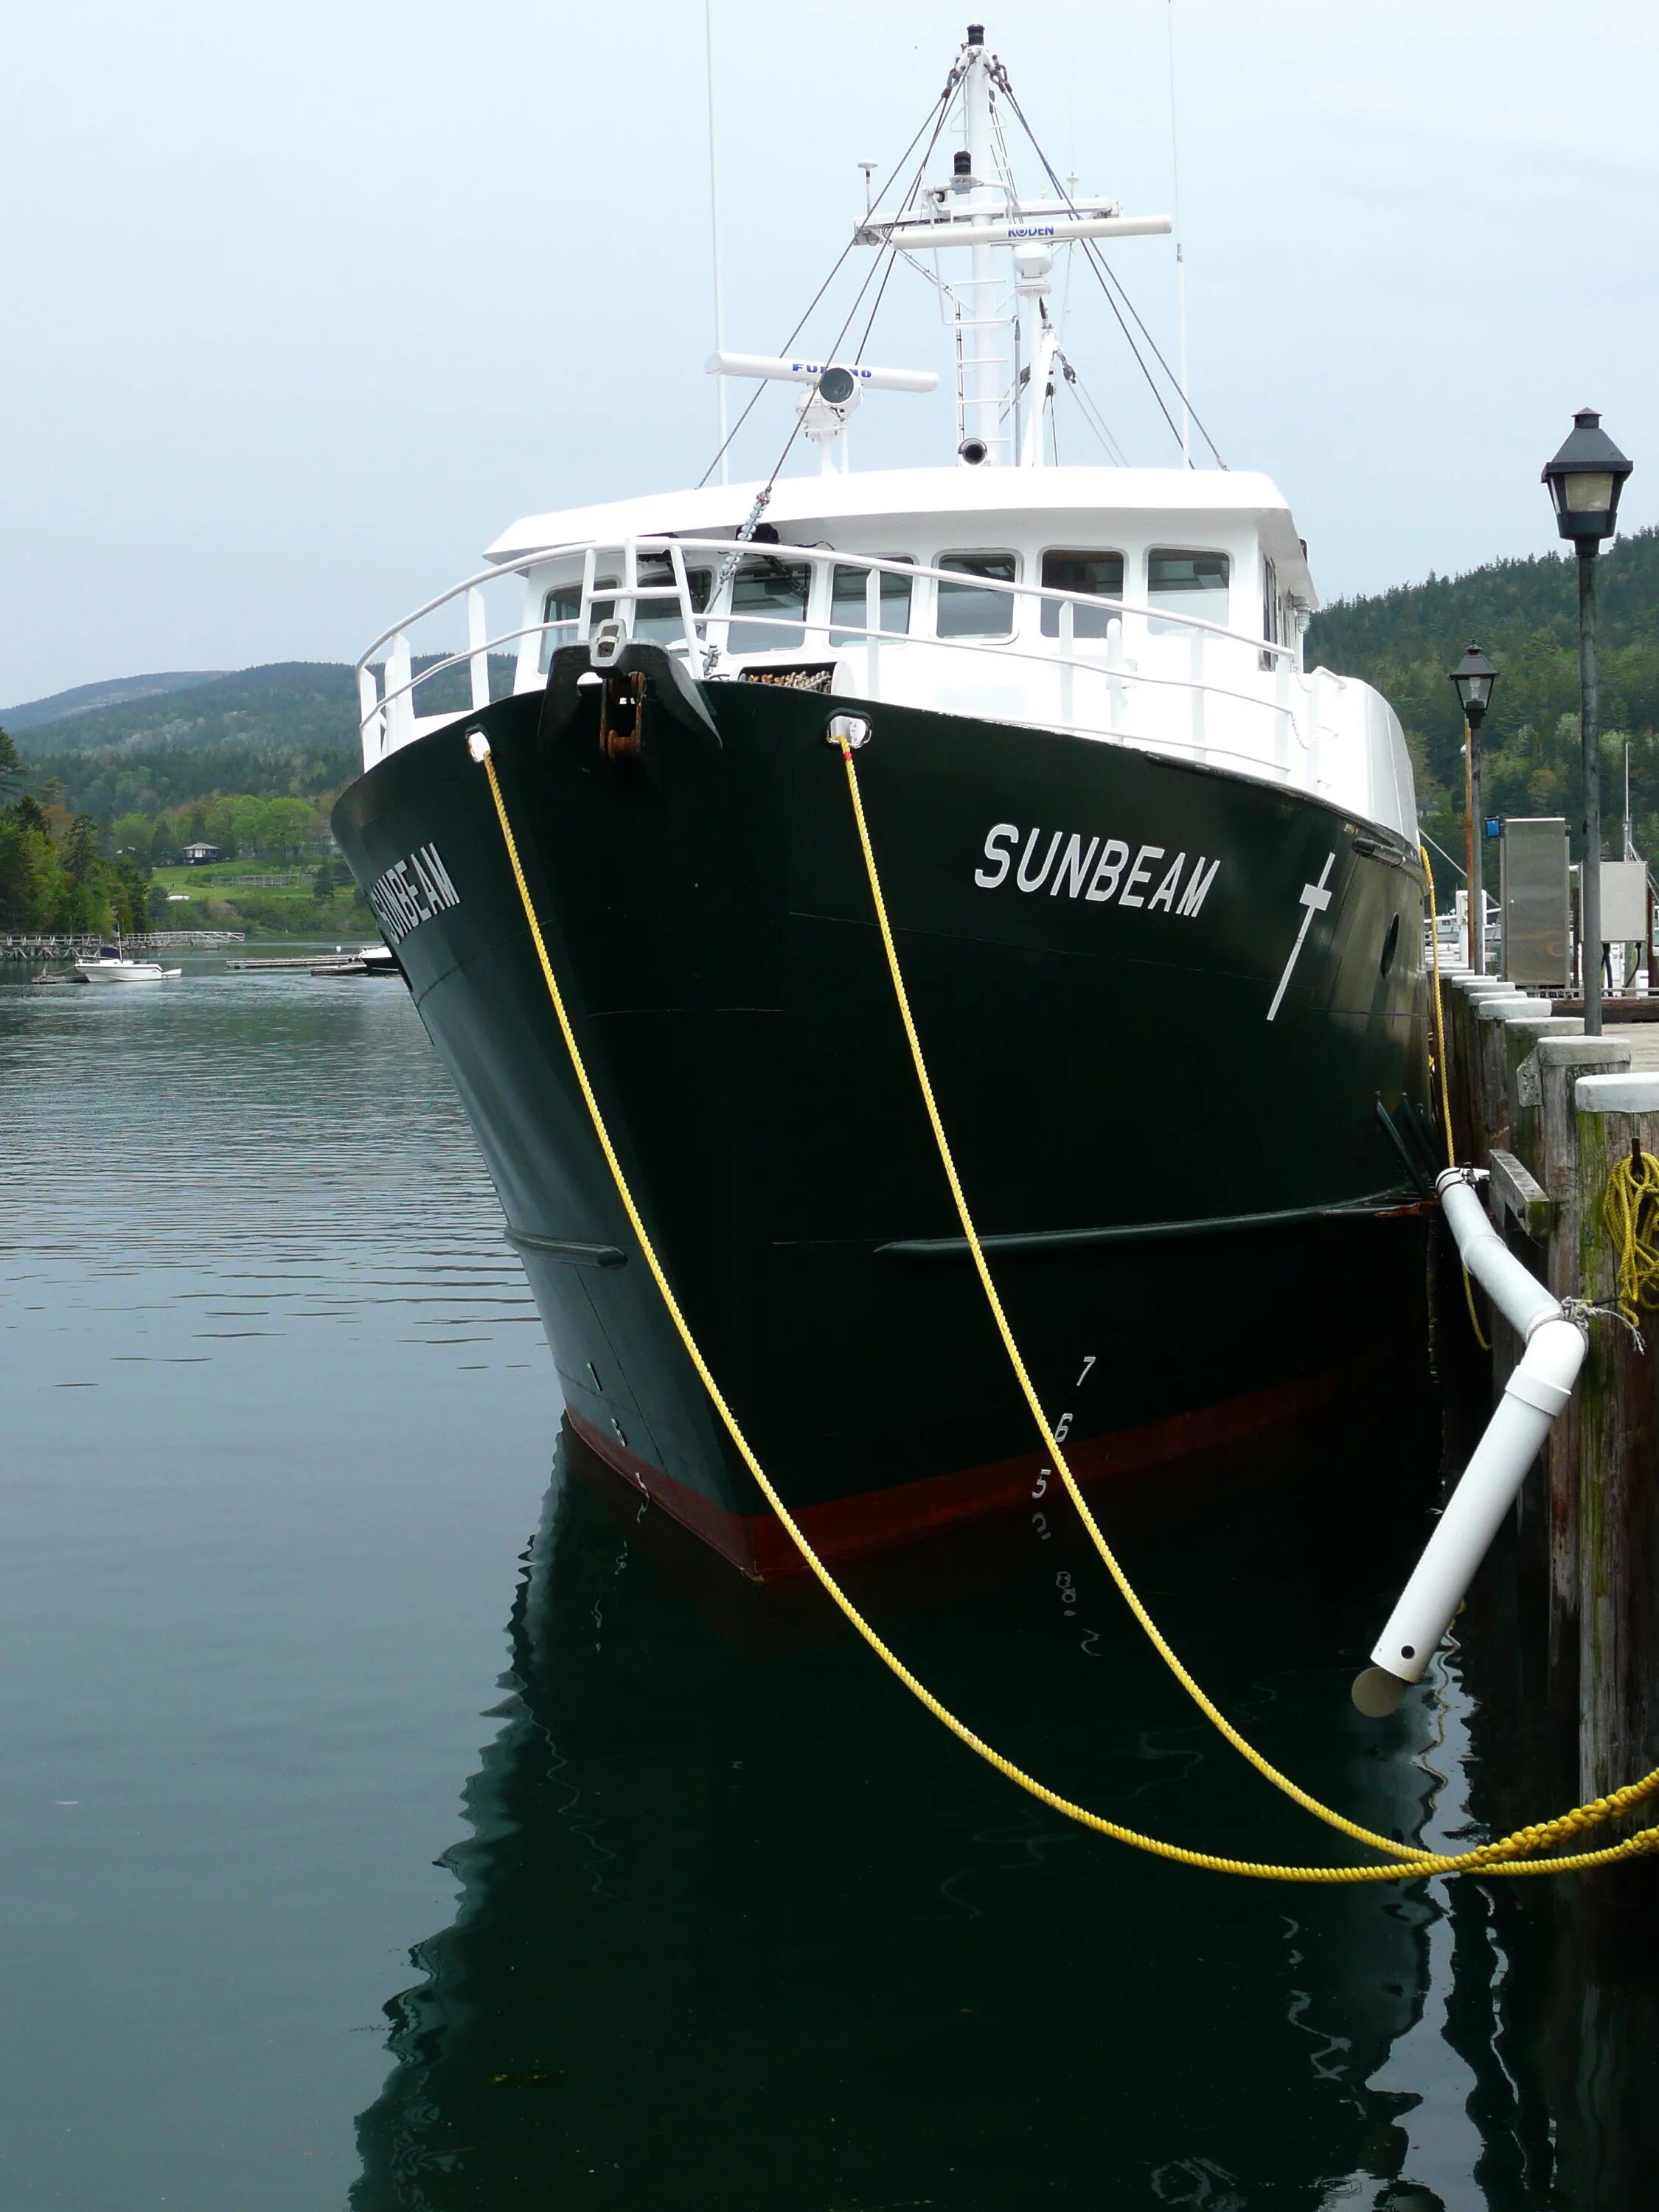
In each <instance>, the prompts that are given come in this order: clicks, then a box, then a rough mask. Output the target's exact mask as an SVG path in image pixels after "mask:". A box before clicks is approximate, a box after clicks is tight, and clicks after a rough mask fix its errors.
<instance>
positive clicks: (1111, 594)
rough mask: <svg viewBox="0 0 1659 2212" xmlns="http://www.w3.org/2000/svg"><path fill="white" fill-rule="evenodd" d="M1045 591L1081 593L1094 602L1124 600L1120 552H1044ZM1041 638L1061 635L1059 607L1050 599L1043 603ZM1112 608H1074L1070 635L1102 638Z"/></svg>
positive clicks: (1043, 574) (1111, 615) (1043, 578)
mask: <svg viewBox="0 0 1659 2212" xmlns="http://www.w3.org/2000/svg"><path fill="white" fill-rule="evenodd" d="M1042 588H1043V590H1044V591H1045V592H1086V593H1087V594H1089V596H1091V598H1094V599H1121V598H1122V597H1123V556H1122V555H1121V553H1073V552H1071V551H1066V552H1060V553H1045V554H1044V555H1043V556H1042ZM1114 612H1115V609H1112V608H1108V607H1073V610H1072V635H1073V637H1074V638H1078V637H1104V636H1105V635H1106V625H1107V623H1109V622H1110V621H1111V619H1112V617H1113V614H1114ZM1042 635H1044V637H1058V636H1059V635H1060V608H1059V606H1058V605H1056V604H1055V602H1054V600H1053V599H1044V600H1043V601H1042Z"/></svg>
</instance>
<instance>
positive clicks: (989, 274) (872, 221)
mask: <svg viewBox="0 0 1659 2212" xmlns="http://www.w3.org/2000/svg"><path fill="white" fill-rule="evenodd" d="M1006 82H1007V80H1006V77H1005V76H1003V72H1002V67H1001V64H1000V63H999V62H998V60H997V59H996V57H995V56H994V54H992V53H990V52H988V51H987V47H986V45H985V27H984V25H983V24H982V23H970V24H969V26H968V37H967V41H966V43H965V44H964V46H963V49H962V54H961V58H960V59H959V61H958V62H957V69H956V70H955V72H954V74H953V76H952V79H951V97H952V98H953V99H954V98H955V97H956V96H957V95H958V94H959V95H960V97H961V100H962V112H963V137H964V139H965V142H966V143H964V145H963V148H962V149H961V150H960V151H959V152H958V153H957V155H956V157H955V160H954V161H953V162H952V165H951V179H950V181H949V183H948V184H946V185H938V186H930V187H929V188H928V189H927V191H925V192H924V193H923V194H922V195H921V200H920V202H919V203H917V204H915V206H914V207H912V208H911V209H910V211H908V212H904V211H901V212H900V213H899V214H897V215H896V216H884V217H882V218H881V219H880V220H877V219H876V218H875V217H873V216H871V215H869V214H868V213H867V212H866V218H865V220H864V222H861V223H860V224H859V225H858V227H857V228H856V230H855V231H854V237H855V239H856V240H857V241H858V242H859V244H860V245H861V246H889V247H897V248H901V249H902V251H903V252H905V253H907V254H910V255H914V254H921V253H927V254H937V253H938V252H939V249H940V248H941V247H944V248H946V249H951V248H960V249H963V250H964V251H965V252H967V253H968V255H969V275H968V276H967V277H966V278H957V280H956V281H955V282H954V283H952V282H951V281H949V280H948V279H947V278H946V277H945V276H944V275H943V273H941V276H940V277H939V286H940V290H941V292H942V294H943V295H944V296H945V299H946V300H948V301H951V304H952V306H953V307H954V311H955V313H954V323H953V327H954V330H955V334H956V348H957V437H958V439H959V440H960V444H959V446H958V448H957V450H958V453H959V454H960V457H961V459H963V462H965V463H967V464H969V465H979V464H981V463H983V462H1007V461H1015V462H1018V464H1019V465H1021V466H1023V467H1026V468H1040V467H1041V466H1042V428H1043V416H1044V414H1045V412H1046V404H1047V398H1048V385H1049V381H1050V380H1051V378H1052V376H1053V375H1054V369H1055V365H1056V357H1057V356H1058V353H1059V349H1060V334H1059V332H1058V331H1057V330H1056V329H1055V328H1054V324H1053V323H1052V321H1051V320H1050V319H1049V317H1048V309H1047V301H1048V291H1049V287H1050V283H1051V281H1052V277H1053V271H1054V251H1055V249H1056V248H1057V247H1058V246H1066V245H1073V244H1075V243H1077V242H1078V241H1079V240H1085V239H1092V238H1149V237H1162V236H1167V235H1168V234H1169V231H1170V227H1171V226H1170V218H1169V216H1167V215H1125V214H1124V212H1123V210H1122V207H1121V204H1120V203H1119V202H1118V201H1116V200H1115V199H1102V198H1097V197H1087V198H1081V199H1080V198H1079V197H1078V196H1077V194H1076V192H1075V191H1070V190H1069V189H1068V190H1067V191H1065V192H1063V193H1062V194H1061V196H1060V197H1059V198H1053V197H1042V198H1037V199H1022V198H1021V197H1018V192H1017V191H1016V188H1015V185H1014V182H1013V179H1012V176H1010V175H1008V174H1007V173H1006V167H1005V164H1004V162H1003V161H1000V160H999V157H998V150H997V146H998V141H997V132H996V128H995V116H994V109H993V107H992V91H993V88H994V86H995V85H997V84H1005V85H1006ZM1022 337H1024V346H1023V347H1022V343H1021V340H1022ZM1022 358H1024V360H1026V361H1027V362H1029V363H1030V384H1029V387H1028V388H1027V389H1025V390H1024V391H1022V388H1021V384H1020V365H1021V361H1022ZM1183 382H1184V377H1183ZM1033 425H1035V428H1033ZM809 435H810V433H809ZM1183 446H1184V441H1183Z"/></svg>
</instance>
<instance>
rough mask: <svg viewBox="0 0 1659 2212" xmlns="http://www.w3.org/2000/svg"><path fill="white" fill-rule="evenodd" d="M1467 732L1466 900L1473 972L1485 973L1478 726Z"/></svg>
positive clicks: (1483, 822) (1483, 814)
mask: <svg viewBox="0 0 1659 2212" xmlns="http://www.w3.org/2000/svg"><path fill="white" fill-rule="evenodd" d="M1468 732H1469V799H1470V803H1471V804H1472V805H1473V806H1474V842H1473V843H1472V844H1471V845H1470V847H1469V896H1470V898H1471V900H1472V901H1473V902H1474V972H1475V974H1476V975H1485V974H1486V802H1485V801H1484V799H1482V798H1481V795H1480V724H1479V723H1478V722H1471V723H1469V724H1468Z"/></svg>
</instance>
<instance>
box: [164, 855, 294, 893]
mask: <svg viewBox="0 0 1659 2212" xmlns="http://www.w3.org/2000/svg"><path fill="white" fill-rule="evenodd" d="M316 872H317V863H316V862H315V861H314V860H313V862H312V863H311V865H310V866H308V867H307V866H303V865H301V866H288V865H286V864H285V863H283V862H282V861H280V860H210V861H208V862H207V863H206V864H205V866H202V867H197V868H192V867H187V866H184V865H183V864H182V863H181V864H180V865H179V866H177V867H173V868H157V869H155V871H154V872H153V874H154V881H155V884H156V886H157V888H158V889H159V890H164V891H184V892H186V893H188V894H190V895H191V896H207V897H214V898H218V897H222V896H224V893H225V891H226V890H228V889H234V888H235V887H238V886H241V887H246V889H247V890H270V891H283V890H293V891H297V890H304V891H309V890H310V889H311V885H312V881H313V878H314V877H315V875H316Z"/></svg>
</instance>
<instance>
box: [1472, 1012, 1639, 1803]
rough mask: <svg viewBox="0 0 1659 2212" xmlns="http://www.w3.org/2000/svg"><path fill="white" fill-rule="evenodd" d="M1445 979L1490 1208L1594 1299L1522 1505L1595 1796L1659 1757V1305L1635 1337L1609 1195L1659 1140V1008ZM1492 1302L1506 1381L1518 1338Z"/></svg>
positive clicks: (1524, 1250) (1571, 1291)
mask: <svg viewBox="0 0 1659 2212" xmlns="http://www.w3.org/2000/svg"><path fill="white" fill-rule="evenodd" d="M1443 999H1444V1003H1445V1021H1446V1040H1445V1050H1446V1060H1447V1070H1448V1075H1449V1079H1450V1081H1449V1088H1450V1090H1451V1093H1452V1122H1453V1129H1454V1133H1455V1143H1456V1150H1457V1156H1458V1158H1459V1160H1460V1162H1462V1163H1465V1164H1469V1165H1473V1166H1475V1167H1480V1168H1485V1169H1486V1170H1488V1171H1489V1175H1490V1181H1489V1182H1488V1183H1487V1184H1486V1194H1487V1201H1488V1206H1489V1210H1490V1212H1491V1214H1492V1220H1493V1224H1494V1225H1495V1226H1496V1227H1497V1228H1498V1231H1499V1233H1500V1234H1501V1235H1502V1236H1503V1237H1504V1240H1505V1242H1506V1243H1508V1244H1509V1246H1510V1249H1511V1250H1512V1251H1513V1252H1515V1254H1516V1256H1517V1257H1518V1258H1520V1259H1522V1261H1524V1262H1525V1264H1526V1265H1527V1266H1528V1267H1529V1268H1530V1269H1531V1270H1532V1272H1533V1273H1535V1274H1536V1275H1537V1276H1538V1277H1539V1279H1541V1281H1542V1282H1544V1283H1545V1284H1546V1285H1547V1287H1548V1288H1549V1290H1550V1291H1552V1292H1553V1294H1554V1295H1555V1296H1556V1297H1558V1298H1560V1299H1562V1300H1564V1301H1565V1300H1568V1299H1577V1300H1582V1301H1583V1302H1584V1304H1585V1305H1586V1306H1588V1307H1589V1308H1593V1309H1596V1310H1595V1311H1594V1312H1592V1313H1590V1314H1589V1315H1588V1316H1586V1320H1585V1326H1586V1328H1588V1332H1589V1351H1588V1353H1587V1355H1586V1358H1585V1362H1584V1366H1583V1372H1582V1375H1581V1376H1580V1380H1579V1384H1578V1388H1577V1390H1576V1392H1575V1393H1574V1395H1573V1398H1572V1401H1571V1404H1570V1405H1569V1406H1568V1407H1567V1408H1566V1409H1565V1412H1564V1413H1562V1414H1561V1415H1560V1416H1559V1419H1558V1420H1557V1421H1556V1423H1555V1425H1554V1427H1553V1431H1552V1432H1551V1435H1550V1437H1549V1440H1548V1442H1547V1444H1546V1446H1545V1449H1544V1452H1543V1455H1542V1458H1543V1467H1542V1473H1541V1476H1540V1474H1539V1472H1538V1471H1537V1470H1534V1474H1532V1475H1531V1476H1529V1477H1528V1487H1527V1489H1526V1490H1523V1492H1522V1499H1521V1505H1520V1514H1521V1527H1522V1551H1523V1554H1526V1553H1530V1554H1531V1555H1532V1558H1533V1560H1534V1565H1536V1566H1537V1567H1538V1568H1539V1569H1541V1571H1540V1572H1538V1573H1537V1574H1536V1575H1535V1576H1529V1577H1528V1580H1530V1581H1533V1582H1534V1583H1535V1585H1536V1587H1537V1588H1538V1589H1540V1590H1541V1592H1542V1593H1543V1594H1544V1595H1543V1603H1544V1605H1545V1607H1546V1611H1547V1617H1546V1618H1545V1619H1543V1620H1538V1621H1537V1622H1536V1623H1535V1627H1536V1631H1537V1633H1538V1636H1539V1638H1540V1641H1541V1644H1542V1645H1543V1646H1544V1647H1545V1649H1546V1650H1547V1694H1548V1703H1549V1706H1550V1709H1551V1712H1552V1714H1553V1716H1554V1717H1556V1719H1557V1720H1558V1722H1559V1723H1560V1725H1561V1726H1562V1728H1563V1729H1567V1730H1571V1732H1572V1733H1573V1734H1575V1735H1576V1738H1577V1788H1578V1791H1579V1795H1580V1796H1581V1798H1583V1799H1589V1798H1592V1797H1595V1796H1601V1794H1602V1793H1604V1792H1605V1791H1607V1790H1610V1789H1613V1788H1617V1787H1618V1786H1619V1785H1620V1784H1623V1783H1626V1782H1629V1781H1632V1780H1633V1779H1635V1778H1637V1777H1638V1776H1639V1775H1641V1774H1644V1773H1646V1772H1647V1771H1649V1770H1650V1768H1652V1767H1653V1766H1655V1765H1659V1481H1656V1480H1655V1472H1656V1469H1655V1446H1656V1437H1659V1391H1656V1373H1659V1369H1656V1347H1655V1341H1654V1340H1655V1338H1656V1337H1659V1313H1653V1314H1644V1315H1643V1316H1641V1317H1640V1319H1641V1332H1642V1333H1641V1336H1640V1337H1639V1338H1638V1334H1637V1332H1636V1331H1635V1330H1633V1329H1632V1328H1629V1327H1627V1326H1626V1324H1625V1322H1622V1321H1620V1319H1619V1318H1618V1316H1617V1313H1616V1310H1614V1309H1616V1305H1617V1300H1618V1291H1619V1284H1618V1255H1617V1252H1616V1249H1615V1246H1614V1243H1613V1237H1612V1236H1611V1234H1610V1233H1609V1231H1608V1229H1607V1224H1606V1220H1605V1218H1604V1213H1603V1204H1604V1200H1605V1198H1606V1195H1607V1188H1608V1182H1609V1176H1610V1175H1611V1174H1612V1171H1613V1168H1614V1166H1615V1164H1618V1163H1620V1162H1621V1161H1625V1160H1628V1159H1630V1158H1632V1154H1633V1153H1634V1154H1636V1155H1638V1156H1639V1155H1640V1154H1642V1153H1647V1154H1650V1155H1654V1156H1656V1157H1659V1024H1655V1023H1654V1022H1653V1019H1652V1018H1651V1017H1650V1016H1649V1015H1647V1014H1646V1012H1645V1011H1644V1014H1643V1015H1642V1017H1640V1018H1638V1019H1636V1020H1632V1019H1630V1018H1628V1010H1627V1009H1626V1008H1624V1007H1620V1006H1619V1005H1618V1002H1616V1001H1613V1002H1610V1004H1609V1006H1608V1020H1607V1026H1606V1028H1605V1029H1604V1031H1603V1034H1602V1035H1601V1036H1599V1037H1588V1036H1585V1035H1584V1034H1583V1028H1584V1025H1583V1019H1582V1017H1581V1016H1580V1015H1579V1014H1578V1013H1577V1012H1571V1013H1566V1012H1560V1011H1559V1006H1560V1005H1561V1003H1562V1002H1561V1001H1559V1000H1557V1001H1553V1002H1551V1001H1539V1000H1528V999H1526V998H1524V997H1523V996H1522V994H1520V993H1519V992H1518V991H1516V990H1515V989H1514V988H1513V987H1510V986H1507V985H1504V984H1501V983H1494V982H1492V981H1490V980H1487V981H1476V980H1475V979H1474V978H1473V977H1470V976H1467V975H1456V976H1453V977H1450V978H1449V979H1447V981H1446V985H1445V987H1444V990H1443ZM1639 1003H1641V1004H1642V1005H1643V1006H1644V1009H1645V1007H1646V1006H1647V1005H1649V1004H1651V1005H1653V1006H1655V1007H1656V1008H1659V1000H1655V1001H1642V1002H1639ZM1621 1016H1624V1017H1626V1018H1620V1017H1621ZM1481 1303H1482V1305H1483V1309H1484V1301H1482V1302H1481ZM1482 1319H1483V1322H1486V1334H1487V1335H1488V1337H1489V1338H1490V1339H1491V1342H1492V1389H1493V1392H1494V1395H1496V1394H1497V1393H1498V1391H1501V1390H1502V1389H1503V1387H1504V1383H1506V1382H1507V1381H1508V1379H1509V1376H1510V1373H1511V1372H1512V1371H1513V1370H1514V1367H1515V1364H1516V1360H1517V1358H1519V1354H1520V1350H1521V1346H1520V1345H1519V1343H1518V1341H1517V1340H1516V1336H1515V1334H1514V1332H1513V1331H1512V1330H1510V1329H1509V1328H1506V1327H1505V1326H1504V1323H1503V1322H1501V1320H1499V1319H1498V1317H1497V1316H1488V1315H1487V1314H1486V1312H1485V1311H1484V1310H1483V1314H1482Z"/></svg>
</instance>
